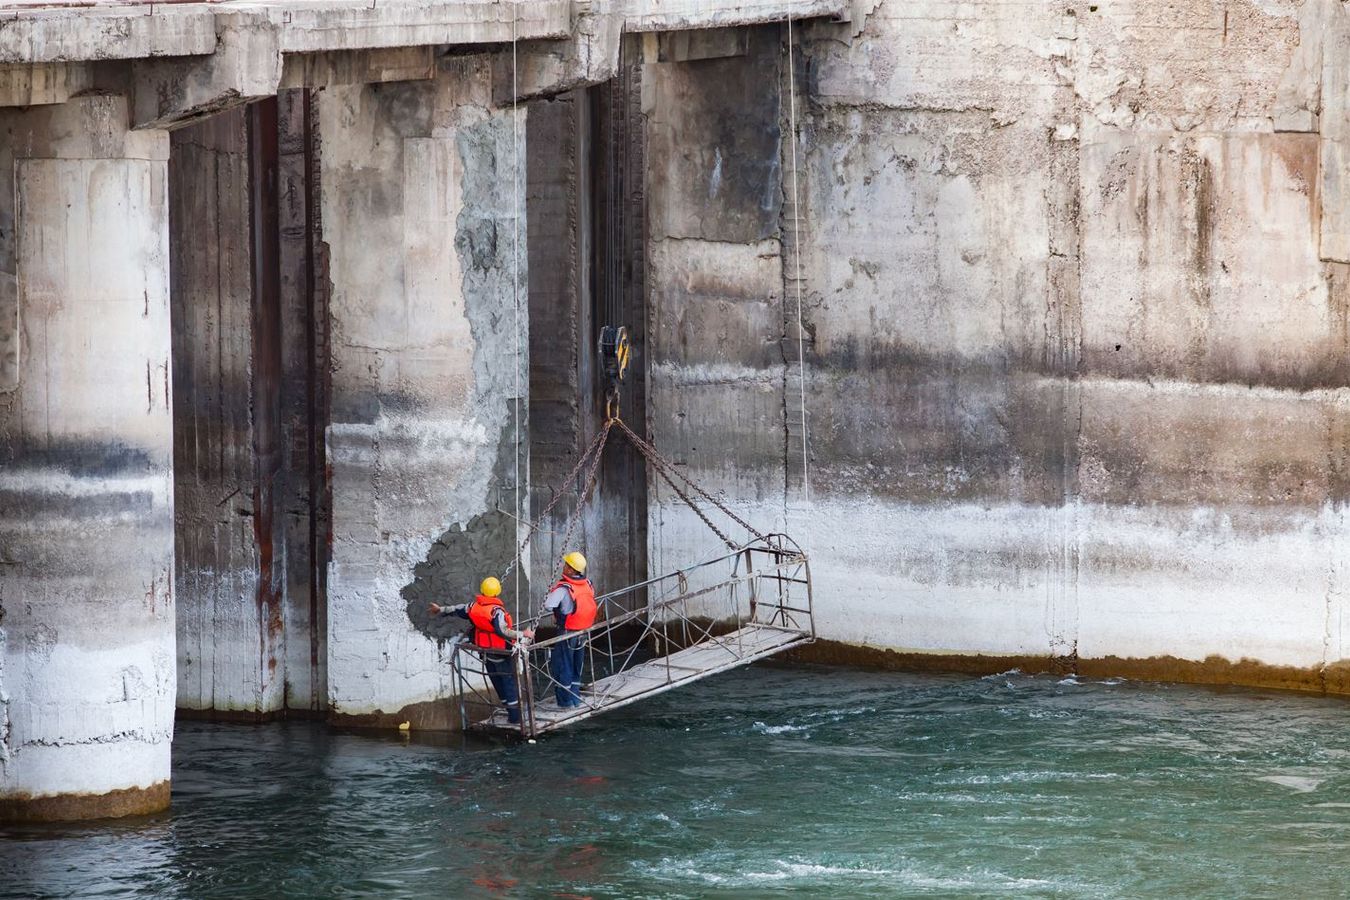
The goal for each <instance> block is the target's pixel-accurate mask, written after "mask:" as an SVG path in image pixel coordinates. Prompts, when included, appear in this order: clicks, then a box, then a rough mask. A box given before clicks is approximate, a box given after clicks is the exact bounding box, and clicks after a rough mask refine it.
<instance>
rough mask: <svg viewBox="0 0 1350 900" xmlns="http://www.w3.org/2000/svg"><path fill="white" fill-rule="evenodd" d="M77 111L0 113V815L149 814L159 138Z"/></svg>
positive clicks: (157, 679)
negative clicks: (3, 338) (0, 366)
mask: <svg viewBox="0 0 1350 900" xmlns="http://www.w3.org/2000/svg"><path fill="white" fill-rule="evenodd" d="M127 122H128V112H127V106H126V103H125V102H124V101H123V100H121V99H119V98H117V97H109V96H97V97H85V98H81V99H79V100H75V101H72V102H70V103H68V104H65V105H61V106H46V107H38V108H35V109H33V110H31V111H28V112H6V113H4V114H3V116H0V128H2V129H3V140H0V180H2V182H3V189H0V198H5V199H4V200H0V208H2V209H3V214H2V218H0V221H3V226H0V273H3V275H2V276H0V286H2V287H3V290H2V292H0V308H3V309H5V310H6V311H7V312H6V318H7V319H8V320H10V321H13V320H14V317H15V311H16V310H17V321H18V322H19V337H18V341H17V348H16V349H17V354H15V353H11V354H10V355H9V356H7V357H6V360H5V363H6V368H7V370H8V377H7V378H6V379H5V390H4V392H3V393H0V435H3V441H0V454H2V456H0V459H2V460H3V465H0V495H3V499H2V500H0V558H3V560H4V563H5V565H3V566H0V819H53V818H79V817H85V816H95V815H121V814H126V813H133V812H146V811H149V810H153V809H161V808H163V807H164V806H166V805H167V804H168V799H169V792H168V779H169V743H170V739H171V736H172V732H173V704H174V688H175V675H174V650H173V644H174V635H173V628H174V624H173V623H174V595H173V481H172V472H171V463H172V427H171V421H170V389H169V385H170V378H171V373H170V369H171V364H170V346H169V286H168V262H169V260H168V199H167V196H166V183H165V182H166V178H165V176H166V160H167V158H168V149H169V147H168V135H167V134H164V133H162V132H158V133H156V132H145V133H129V132H128V131H127Z"/></svg>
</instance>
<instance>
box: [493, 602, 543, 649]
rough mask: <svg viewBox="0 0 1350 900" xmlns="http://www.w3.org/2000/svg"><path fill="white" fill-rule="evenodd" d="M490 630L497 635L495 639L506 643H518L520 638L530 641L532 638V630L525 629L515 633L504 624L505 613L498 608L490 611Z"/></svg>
mask: <svg viewBox="0 0 1350 900" xmlns="http://www.w3.org/2000/svg"><path fill="white" fill-rule="evenodd" d="M492 630H493V631H495V632H496V633H497V637H499V638H502V639H503V640H507V641H518V640H521V639H522V638H523V639H525V640H530V639H531V638H533V637H534V629H533V628H527V629H525V630H524V631H517V630H515V629H514V628H511V627H510V626H508V625H507V624H506V613H505V612H503V611H502V609H501V608H500V607H498V608H497V609H494V610H493V611H492Z"/></svg>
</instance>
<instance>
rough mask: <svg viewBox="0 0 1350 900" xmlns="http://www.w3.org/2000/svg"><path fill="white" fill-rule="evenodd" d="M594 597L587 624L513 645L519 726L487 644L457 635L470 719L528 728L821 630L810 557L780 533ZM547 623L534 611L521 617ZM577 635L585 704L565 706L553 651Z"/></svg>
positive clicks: (623, 700) (543, 728)
mask: <svg viewBox="0 0 1350 900" xmlns="http://www.w3.org/2000/svg"><path fill="white" fill-rule="evenodd" d="M597 602H598V605H599V609H600V615H601V616H603V618H601V619H599V620H598V621H597V622H596V623H595V624H594V625H592V626H591V627H590V628H588V629H586V630H585V631H579V632H566V633H563V634H558V635H555V636H553V637H550V638H548V639H546V640H539V641H537V642H535V643H532V644H529V645H528V646H525V647H519V646H518V647H517V648H515V650H514V651H513V652H511V653H510V655H509V659H510V660H511V668H512V670H513V671H514V673H515V678H516V682H517V685H518V688H519V694H520V722H519V723H518V724H517V723H512V722H510V721H509V719H508V716H507V712H506V708H505V706H504V705H503V704H502V703H501V701H500V698H499V697H497V695H496V693H495V692H494V691H493V689H492V687H491V685H490V683H489V679H488V677H487V667H486V657H485V656H484V654H485V653H486V651H484V650H482V649H480V648H478V647H474V646H472V645H470V644H467V643H460V644H457V645H456V647H455V654H454V657H453V660H454V671H455V676H456V679H457V681H458V684H457V687H458V691H459V698H460V713H461V720H462V721H463V722H464V723H465V724H466V726H467V727H469V728H472V729H475V730H483V731H495V732H503V733H509V734H519V735H521V736H523V737H527V738H532V737H535V736H537V735H540V734H545V733H547V732H550V731H555V730H557V729H559V728H564V727H566V726H568V725H573V724H576V723H578V722H582V721H585V720H586V719H590V718H592V717H594V716H596V715H599V714H601V713H604V712H608V711H610V710H613V709H618V708H620V707H622V706H627V705H628V704H630V703H633V702H635V701H637V700H642V699H644V698H646V697H651V696H654V695H656V694H660V693H664V692H665V691H668V690H671V689H672V688H677V687H681V686H683V685H686V684H690V683H692V682H695V681H698V680H699V679H701V678H706V677H707V676H709V675H715V674H717V673H719V672H725V671H728V670H730V669H735V668H738V667H740V666H745V665H748V664H750V663H752V662H754V661H755V660H759V659H764V658H765V657H768V656H772V655H773V654H775V653H780V652H782V651H784V650H788V649H791V648H792V647H798V646H801V645H802V644H807V643H810V642H811V641H812V640H814V639H815V624H814V620H813V617H812V611H811V577H810V566H809V563H808V561H807V558H806V555H805V554H804V553H802V551H801V550H800V549H799V548H798V547H797V546H796V545H795V544H793V543H792V542H791V541H790V540H789V539H788V538H787V537H786V536H784V535H767V536H761V537H758V538H757V539H756V540H754V541H753V542H751V543H748V544H745V545H742V546H740V547H737V548H736V549H734V550H731V551H729V552H727V553H725V554H723V555H721V556H718V557H716V558H714V559H710V560H708V561H706V562H703V563H700V564H698V565H696V566H693V567H690V568H688V569H682V570H680V571H677V572H672V573H670V574H668V575H663V576H660V577H658V578H653V579H650V580H648V581H644V582H641V583H639V584H635V585H631V586H628V587H625V588H622V589H620V590H617V591H612V592H610V593H607V594H605V595H603V596H601V597H599V598H597ZM548 624H551V623H545V622H541V621H539V620H537V619H536V620H531V621H529V622H527V623H522V626H521V627H528V626H539V627H543V626H546V625H548ZM577 637H581V638H582V639H583V641H584V649H583V652H584V654H585V667H584V669H583V672H584V675H583V678H584V679H585V682H586V683H584V684H583V687H582V689H581V704H580V705H579V706H574V707H561V706H559V705H558V700H557V693H558V689H559V687H560V686H559V684H558V682H557V681H556V680H554V678H553V675H552V671H551V668H550V657H551V656H552V654H553V653H554V651H555V648H560V645H562V644H563V643H564V642H567V641H573V640H574V639H575V638H577ZM498 658H503V657H498Z"/></svg>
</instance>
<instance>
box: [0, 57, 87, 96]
mask: <svg viewBox="0 0 1350 900" xmlns="http://www.w3.org/2000/svg"><path fill="white" fill-rule="evenodd" d="M93 86H94V80H93V74H92V72H91V71H90V66H89V65H88V64H85V63H38V64H37V65H22V66H2V67H0V106H44V105H47V104H52V103H65V102H66V101H67V100H69V99H70V98H71V97H73V96H74V95H76V94H78V93H80V92H82V91H86V90H88V89H90V88H91V87H93Z"/></svg>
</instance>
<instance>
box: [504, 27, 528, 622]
mask: <svg viewBox="0 0 1350 900" xmlns="http://www.w3.org/2000/svg"><path fill="white" fill-rule="evenodd" d="M511 10H512V15H511V299H512V301H513V304H514V307H515V340H516V364H515V382H516V383H515V420H516V423H515V425H516V442H515V488H516V502H515V518H516V528H519V527H520V521H521V519H522V518H523V517H522V516H521V508H520V451H521V438H520V370H521V368H522V367H523V366H524V365H525V359H524V358H523V357H522V355H521V347H520V344H521V341H520V110H519V94H520V92H519V90H518V88H519V85H518V83H517V63H518V60H517V56H516V44H517V39H518V38H519V36H520V4H519V2H517V3H515V4H514V5H513V6H512V8H511ZM526 534H527V537H528V535H529V534H530V532H527V533H526ZM524 552H525V545H524V544H521V545H520V549H518V550H517V551H516V558H515V559H514V560H513V561H512V566H511V567H510V568H509V569H508V572H510V571H511V569H515V568H519V564H520V558H521V554H523V553H524ZM514 590H515V603H514V605H515V616H516V618H517V619H519V618H520V613H521V609H520V579H519V578H516V579H515V584H514Z"/></svg>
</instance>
